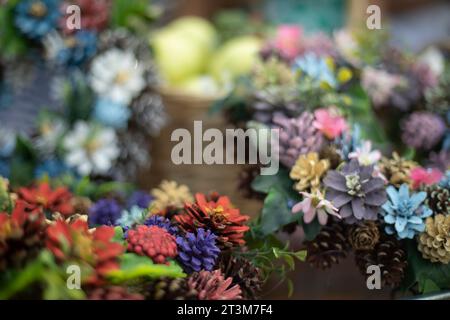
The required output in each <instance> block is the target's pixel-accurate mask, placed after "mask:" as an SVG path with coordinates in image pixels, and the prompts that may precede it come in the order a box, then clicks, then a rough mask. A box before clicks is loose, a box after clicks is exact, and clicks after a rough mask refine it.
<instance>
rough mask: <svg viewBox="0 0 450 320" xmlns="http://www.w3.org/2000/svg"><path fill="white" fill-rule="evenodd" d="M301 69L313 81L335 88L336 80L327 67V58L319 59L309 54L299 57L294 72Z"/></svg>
mask: <svg viewBox="0 0 450 320" xmlns="http://www.w3.org/2000/svg"><path fill="white" fill-rule="evenodd" d="M295 69H299V70H301V71H302V72H304V73H305V74H306V75H307V76H309V77H310V78H311V79H313V80H315V81H317V82H319V83H327V84H328V85H330V86H332V87H335V86H336V79H335V77H334V75H333V73H332V70H331V69H330V67H329V66H328V65H327V62H326V60H325V58H323V57H319V56H317V55H316V54H314V53H307V54H305V55H304V56H302V57H299V58H297V59H296V60H295V62H294V70H295Z"/></svg>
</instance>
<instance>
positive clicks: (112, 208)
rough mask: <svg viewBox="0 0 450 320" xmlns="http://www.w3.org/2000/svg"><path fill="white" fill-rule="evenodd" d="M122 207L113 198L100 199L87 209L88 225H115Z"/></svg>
mask: <svg viewBox="0 0 450 320" xmlns="http://www.w3.org/2000/svg"><path fill="white" fill-rule="evenodd" d="M121 210H122V208H121V207H120V205H119V204H118V203H117V201H116V200H114V199H100V200H98V201H97V202H96V203H95V204H94V205H93V206H92V207H91V208H90V209H89V225H90V226H95V225H107V226H112V225H115V223H116V221H117V219H119V218H120V217H121Z"/></svg>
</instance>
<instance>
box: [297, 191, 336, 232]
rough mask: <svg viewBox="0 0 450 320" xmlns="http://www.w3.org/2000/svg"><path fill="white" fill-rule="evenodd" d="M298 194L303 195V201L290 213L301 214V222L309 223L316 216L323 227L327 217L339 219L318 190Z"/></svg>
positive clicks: (334, 208)
mask: <svg viewBox="0 0 450 320" xmlns="http://www.w3.org/2000/svg"><path fill="white" fill-rule="evenodd" d="M300 193H301V194H302V195H303V201H301V202H299V203H297V204H296V205H294V206H293V207H292V213H298V212H303V221H305V223H307V224H308V223H311V221H313V220H314V217H315V216H316V214H317V218H318V220H319V223H320V224H321V225H323V226H324V225H326V224H327V221H328V215H333V216H335V217H338V218H339V219H341V216H340V215H339V214H338V213H337V212H338V209H337V208H336V207H335V206H333V204H332V203H331V202H330V201H328V200H326V199H325V197H324V196H323V194H322V193H321V192H320V190H315V191H313V193H307V192H300Z"/></svg>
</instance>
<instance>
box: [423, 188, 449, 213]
mask: <svg viewBox="0 0 450 320" xmlns="http://www.w3.org/2000/svg"><path fill="white" fill-rule="evenodd" d="M425 191H426V192H427V198H426V200H425V204H426V205H427V206H428V207H429V208H430V209H431V210H433V213H434V214H435V215H436V214H444V215H450V190H449V189H447V188H443V187H441V186H439V185H431V186H427V187H426V188H425Z"/></svg>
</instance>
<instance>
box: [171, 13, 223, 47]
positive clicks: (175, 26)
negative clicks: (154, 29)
mask: <svg viewBox="0 0 450 320" xmlns="http://www.w3.org/2000/svg"><path fill="white" fill-rule="evenodd" d="M167 28H170V29H171V30H172V31H174V32H175V31H176V32H178V33H179V34H180V35H181V36H183V37H187V38H189V39H190V40H191V41H193V42H195V43H196V44H197V45H198V46H201V47H202V48H203V49H204V50H205V51H207V52H208V53H210V52H211V51H212V50H213V49H214V48H215V46H216V44H217V39H218V36H217V32H216V30H215V29H214V26H213V25H212V24H211V23H210V22H209V21H208V20H206V19H203V18H200V17H195V16H185V17H182V18H179V19H177V20H175V21H173V22H172V23H170V24H169V25H168V26H167Z"/></svg>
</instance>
